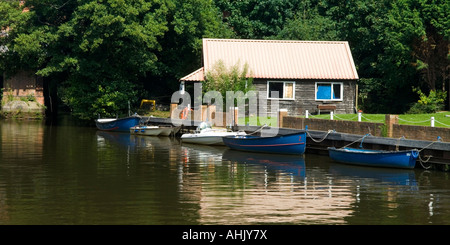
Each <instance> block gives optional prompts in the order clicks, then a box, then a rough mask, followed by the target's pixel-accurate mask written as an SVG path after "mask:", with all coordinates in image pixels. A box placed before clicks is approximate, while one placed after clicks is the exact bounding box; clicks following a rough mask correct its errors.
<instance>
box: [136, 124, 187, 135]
mask: <svg viewBox="0 0 450 245" xmlns="http://www.w3.org/2000/svg"><path fill="white" fill-rule="evenodd" d="M178 130H180V127H170V126H147V125H144V126H143V125H140V126H134V127H131V128H130V133H131V134H136V135H148V136H169V135H171V134H172V133H173V134H176V133H177V132H178Z"/></svg>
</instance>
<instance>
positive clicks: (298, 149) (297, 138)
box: [222, 132, 306, 154]
mask: <svg viewBox="0 0 450 245" xmlns="http://www.w3.org/2000/svg"><path fill="white" fill-rule="evenodd" d="M222 140H223V143H224V144H225V145H226V146H228V147H229V148H231V149H234V150H241V151H254V152H264V153H279V154H303V153H305V148H306V132H300V133H294V134H287V135H278V136H274V137H261V136H252V135H238V136H228V137H223V138H222Z"/></svg>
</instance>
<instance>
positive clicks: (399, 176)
mask: <svg viewBox="0 0 450 245" xmlns="http://www.w3.org/2000/svg"><path fill="white" fill-rule="evenodd" d="M330 173H331V174H333V175H341V176H351V177H353V178H355V177H356V178H370V179H374V180H377V181H380V182H383V183H386V184H390V185H400V186H410V187H413V188H414V189H415V188H417V180H416V175H415V171H414V170H412V169H396V168H377V167H366V166H355V165H345V164H332V165H330Z"/></svg>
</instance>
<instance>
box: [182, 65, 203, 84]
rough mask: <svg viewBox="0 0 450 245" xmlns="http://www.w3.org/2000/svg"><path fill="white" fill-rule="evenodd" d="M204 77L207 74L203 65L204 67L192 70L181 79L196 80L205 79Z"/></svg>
mask: <svg viewBox="0 0 450 245" xmlns="http://www.w3.org/2000/svg"><path fill="white" fill-rule="evenodd" d="M204 79H205V74H204V72H203V67H202V68H200V69H198V70H196V71H194V72H192V73H191V74H189V75H186V76H184V77H182V78H181V79H180V80H181V81H191V82H194V81H203V80H204Z"/></svg>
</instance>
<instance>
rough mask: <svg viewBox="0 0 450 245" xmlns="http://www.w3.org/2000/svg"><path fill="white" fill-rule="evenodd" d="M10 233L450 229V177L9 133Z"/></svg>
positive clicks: (145, 141) (141, 139) (0, 179)
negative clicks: (162, 228) (18, 229)
mask: <svg viewBox="0 0 450 245" xmlns="http://www.w3.org/2000/svg"><path fill="white" fill-rule="evenodd" d="M0 137H1V142H0V147H1V148H0V224H1V225H16V224H18V225H40V224H44V225H66V224H67V225H94V224H99V225H204V224H208V225H209V224H212V225H281V224H289V225H311V224H319V225H325V224H326V225H328V224H343V225H366V224H370V225H391V224H395V225H403V224H418V225H425V224H438V225H447V224H450V181H449V173H448V172H439V171H427V170H422V169H415V170H397V169H384V168H383V169H382V168H370V167H355V166H347V165H343V164H337V163H334V162H332V161H330V160H329V158H328V157H327V156H319V155H312V154H306V155H304V156H281V155H270V154H269V155H268V154H257V153H243V152H237V151H233V150H229V149H227V148H226V147H208V146H197V145H189V144H181V142H180V141H179V140H178V139H176V138H168V137H151V136H133V135H129V134H126V133H108V132H101V131H97V130H96V128H94V127H87V126H77V125H76V124H74V123H72V121H71V120H70V118H65V119H63V120H59V121H58V122H52V123H45V122H42V121H12V120H1V121H0Z"/></svg>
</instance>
